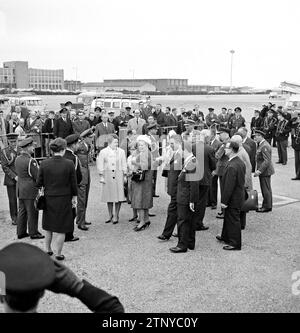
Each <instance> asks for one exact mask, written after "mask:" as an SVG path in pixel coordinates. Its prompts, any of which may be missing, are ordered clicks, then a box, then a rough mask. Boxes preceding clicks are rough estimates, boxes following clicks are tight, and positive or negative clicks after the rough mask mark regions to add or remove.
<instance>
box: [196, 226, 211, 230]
mask: <svg viewBox="0 0 300 333" xmlns="http://www.w3.org/2000/svg"><path fill="white" fill-rule="evenodd" d="M208 229H209V227H206V226H205V225H202V226H201V227H199V228H196V231H205V230H208Z"/></svg>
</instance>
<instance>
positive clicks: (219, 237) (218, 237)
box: [216, 235, 226, 243]
mask: <svg viewBox="0 0 300 333" xmlns="http://www.w3.org/2000/svg"><path fill="white" fill-rule="evenodd" d="M216 239H217V240H218V241H219V242H224V243H226V242H225V240H224V239H223V238H222V237H221V236H219V235H218V236H216Z"/></svg>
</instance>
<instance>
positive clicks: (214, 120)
mask: <svg viewBox="0 0 300 333" xmlns="http://www.w3.org/2000/svg"><path fill="white" fill-rule="evenodd" d="M214 110H215V109H214V108H208V112H209V113H208V115H207V116H206V117H205V122H206V125H207V126H208V127H211V126H215V125H216V124H219V118H218V116H217V115H216V114H215V113H214Z"/></svg>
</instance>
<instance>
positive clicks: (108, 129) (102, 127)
mask: <svg viewBox="0 0 300 333" xmlns="http://www.w3.org/2000/svg"><path fill="white" fill-rule="evenodd" d="M113 133H115V127H114V125H113V124H111V123H109V122H108V114H107V113H103V114H102V122H101V123H99V124H98V125H97V126H96V128H95V133H94V134H95V140H96V147H97V149H98V150H99V151H100V150H102V149H103V148H105V147H106V146H107V136H108V134H113Z"/></svg>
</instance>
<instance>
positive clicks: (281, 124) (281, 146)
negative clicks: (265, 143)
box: [275, 110, 291, 165]
mask: <svg viewBox="0 0 300 333" xmlns="http://www.w3.org/2000/svg"><path fill="white" fill-rule="evenodd" d="M290 131H291V128H290V124H289V121H288V120H287V119H285V115H284V112H283V111H281V110H279V111H278V123H277V127H276V132H275V138H276V142H277V150H278V162H276V163H277V164H279V163H282V165H286V163H287V159H288V156H287V147H288V138H289V134H290Z"/></svg>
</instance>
